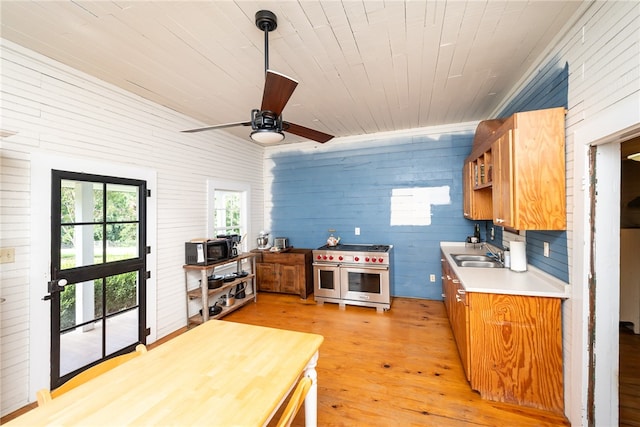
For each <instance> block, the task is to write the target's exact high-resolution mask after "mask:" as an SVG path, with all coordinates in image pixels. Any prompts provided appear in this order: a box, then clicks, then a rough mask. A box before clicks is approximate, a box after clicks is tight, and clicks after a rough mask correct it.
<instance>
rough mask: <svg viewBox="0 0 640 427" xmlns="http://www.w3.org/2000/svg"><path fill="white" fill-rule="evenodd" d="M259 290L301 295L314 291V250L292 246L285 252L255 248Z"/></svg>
mask: <svg viewBox="0 0 640 427" xmlns="http://www.w3.org/2000/svg"><path fill="white" fill-rule="evenodd" d="M252 252H258V253H259V256H258V258H257V260H256V276H257V285H258V290H259V291H262V292H280V293H286V294H296V295H300V298H303V299H306V298H307V296H308V295H309V294H310V293H312V292H313V268H312V250H311V249H296V248H292V249H289V250H286V251H283V252H270V251H266V250H265V251H262V250H254V251H252Z"/></svg>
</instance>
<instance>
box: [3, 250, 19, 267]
mask: <svg viewBox="0 0 640 427" xmlns="http://www.w3.org/2000/svg"><path fill="white" fill-rule="evenodd" d="M11 262H16V250H15V248H2V249H0V264H5V263H11Z"/></svg>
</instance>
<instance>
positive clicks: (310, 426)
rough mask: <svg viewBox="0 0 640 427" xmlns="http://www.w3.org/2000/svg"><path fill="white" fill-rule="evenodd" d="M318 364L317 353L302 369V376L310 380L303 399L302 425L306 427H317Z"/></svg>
mask: <svg viewBox="0 0 640 427" xmlns="http://www.w3.org/2000/svg"><path fill="white" fill-rule="evenodd" d="M317 364H318V352H316V354H314V355H313V357H312V358H311V360H309V363H307V366H306V367H305V368H304V374H303V375H304V376H305V377H309V378H311V388H310V389H309V391H308V392H307V397H306V398H305V399H304V423H305V426H307V427H316V426H317V425H318V373H317V372H316V365H317Z"/></svg>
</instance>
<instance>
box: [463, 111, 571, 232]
mask: <svg viewBox="0 0 640 427" xmlns="http://www.w3.org/2000/svg"><path fill="white" fill-rule="evenodd" d="M564 114H565V110H564V108H551V109H547V110H536V111H527V112H523V113H516V114H514V115H513V116H511V117H509V118H508V119H506V120H505V121H504V122H503V123H502V124H501V125H500V127H498V128H497V129H496V130H495V131H494V132H493V133H492V134H490V135H488V136H487V135H484V136H483V139H482V141H475V142H474V147H473V150H472V153H471V155H470V156H469V157H468V158H467V160H466V161H465V163H468V164H469V168H471V169H473V168H475V167H476V166H479V165H480V164H484V166H483V168H482V169H479V175H478V180H479V182H478V185H476V186H474V187H472V188H475V189H473V190H471V191H473V193H478V192H479V191H482V190H483V189H484V188H486V187H487V186H490V187H491V189H492V190H491V193H492V194H491V199H492V200H491V202H492V208H491V209H492V215H491V218H493V222H494V223H495V224H496V225H499V226H502V227H507V228H512V229H516V230H565V229H566V190H565V188H566V187H565V186H566V182H565V168H566V165H565V143H564V134H565V124H564ZM487 154H488V155H487ZM487 159H489V160H487ZM489 166H490V167H491V169H489ZM483 174H484V176H483ZM471 179H472V180H473V181H472V183H474V184H475V180H476V176H475V171H473V170H472V178H471ZM465 182H466V181H465ZM466 185H467V184H466V183H465V206H466V203H467V202H466V198H467V194H466V193H467V192H468V191H467V190H466ZM466 212H467V211H466V209H465V213H466ZM470 218H471V219H482V218H473V217H470Z"/></svg>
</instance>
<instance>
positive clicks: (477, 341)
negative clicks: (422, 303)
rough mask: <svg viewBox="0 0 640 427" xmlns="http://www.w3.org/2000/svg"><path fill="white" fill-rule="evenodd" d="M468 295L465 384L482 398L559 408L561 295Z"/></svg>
mask: <svg viewBox="0 0 640 427" xmlns="http://www.w3.org/2000/svg"><path fill="white" fill-rule="evenodd" d="M468 297H469V318H470V319H469V322H470V323H469V331H470V336H471V342H470V345H471V352H472V354H473V359H472V364H473V365H472V367H471V387H472V388H473V389H474V390H478V391H479V392H480V395H481V396H482V397H483V398H485V399H489V400H496V401H500V402H507V403H515V404H518V405H524V406H530V407H534V408H539V409H543V410H547V411H554V412H560V413H562V411H563V408H564V406H563V405H564V395H563V390H564V387H563V369H562V317H561V312H560V304H561V300H560V299H558V298H543V297H531V296H519V295H498V294H481V293H472V294H469V295H468Z"/></svg>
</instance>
